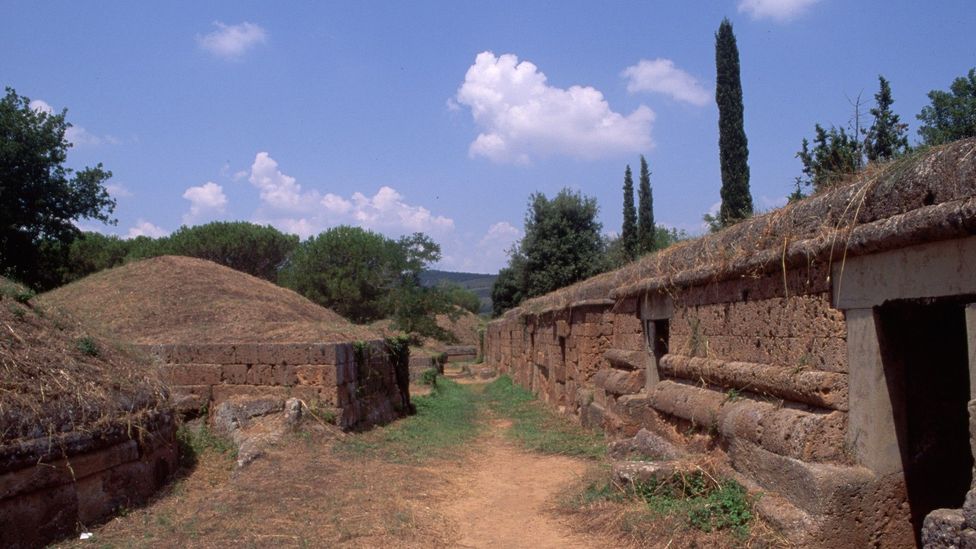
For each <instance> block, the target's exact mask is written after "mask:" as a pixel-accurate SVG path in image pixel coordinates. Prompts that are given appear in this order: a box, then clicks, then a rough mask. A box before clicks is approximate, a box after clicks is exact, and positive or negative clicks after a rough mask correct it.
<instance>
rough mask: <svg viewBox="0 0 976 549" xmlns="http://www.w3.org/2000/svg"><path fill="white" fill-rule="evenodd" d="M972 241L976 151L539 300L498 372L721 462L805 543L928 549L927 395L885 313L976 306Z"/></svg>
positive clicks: (959, 150)
mask: <svg viewBox="0 0 976 549" xmlns="http://www.w3.org/2000/svg"><path fill="white" fill-rule="evenodd" d="M973 234H976V140H967V141H962V142H959V143H956V144H954V145H951V146H949V147H945V148H941V149H935V150H933V151H932V152H930V153H928V154H927V155H925V156H922V157H919V158H917V159H913V160H911V161H904V162H901V163H897V162H896V163H893V164H891V165H889V167H888V168H887V169H886V170H884V171H881V172H875V173H873V174H871V175H870V176H867V177H865V178H863V179H862V180H859V181H856V182H854V183H852V184H850V185H848V186H846V187H841V188H839V189H837V190H836V191H833V192H830V193H824V194H820V195H818V196H816V197H813V198H811V199H809V200H806V201H803V202H800V203H798V204H796V205H791V206H788V207H786V208H784V209H782V210H779V211H776V212H772V213H771V214H767V215H765V216H760V217H757V218H754V219H751V220H749V221H746V222H743V223H740V224H738V225H736V226H735V227H733V228H731V229H729V230H727V231H723V232H722V233H718V234H716V235H710V236H706V237H704V238H701V239H698V240H696V241H693V242H690V243H685V244H682V245H678V246H676V247H673V248H669V249H668V250H665V251H664V252H660V253H657V254H652V255H649V256H646V257H644V258H642V259H641V260H640V261H638V262H635V263H632V264H630V265H628V266H626V267H624V268H622V269H620V270H618V271H614V272H611V273H606V274H603V275H600V276H598V277H594V278H592V279H589V280H587V281H584V282H581V283H578V284H576V285H574V286H571V287H568V288H565V289H563V290H559V291H557V292H554V293H552V294H548V295H545V296H541V297H539V298H535V299H533V300H529V301H527V302H525V303H523V304H522V305H521V306H520V307H518V308H516V309H514V310H512V311H509V312H508V313H506V314H505V315H504V316H503V317H502V318H500V319H498V320H495V321H493V322H492V323H490V324H489V325H488V328H487V332H486V361H487V363H488V365H489V366H491V367H494V368H497V369H498V370H499V371H501V372H503V373H508V374H509V375H511V376H512V378H513V379H514V380H515V381H516V382H517V383H519V384H521V385H523V386H525V387H527V388H529V389H531V390H532V391H533V392H534V393H536V394H537V395H538V396H539V397H540V398H541V399H542V400H544V401H546V402H548V403H550V404H551V405H553V406H554V407H556V408H557V409H558V410H560V411H562V412H563V413H565V414H567V415H569V416H571V417H574V418H576V419H577V420H578V421H580V422H581V423H582V424H583V425H587V426H590V427H593V428H597V429H600V430H603V431H605V432H606V433H608V434H609V435H611V436H616V437H622V436H631V435H633V434H634V433H635V432H636V431H637V430H639V429H641V428H647V429H650V430H652V431H654V432H656V433H657V434H658V435H660V436H663V437H664V438H666V439H668V440H670V441H671V442H674V443H678V444H680V445H682V446H683V447H685V448H686V449H688V450H691V451H698V452H703V453H709V454H710V455H718V456H721V459H720V463H724V464H725V467H727V472H728V473H729V474H731V475H733V476H735V477H736V478H738V479H739V480H740V481H741V482H743V484H745V485H746V486H747V487H748V488H750V489H751V490H754V491H758V492H762V493H763V494H765V495H764V496H763V497H762V498H761V499H760V500H759V511H760V512H761V513H762V514H763V515H764V516H765V517H766V518H767V519H768V520H770V521H771V522H772V523H773V524H774V525H776V526H778V527H779V528H781V529H782V530H783V531H784V533H786V534H787V536H788V537H790V538H791V540H792V541H794V542H796V543H799V544H800V545H803V546H832V545H833V546H837V545H839V546H859V547H860V546H874V545H880V546H885V547H900V546H905V547H911V546H915V544H916V542H917V541H920V537H919V536H920V535H921V521H922V517H923V516H924V515H920V514H919V509H918V507H919V506H920V505H922V506H924V504H920V503H919V501H920V500H919V498H917V497H913V495H912V493H911V492H912V490H913V488H912V487H911V486H910V484H911V483H910V482H909V481H908V480H907V479H908V476H909V473H907V472H906V470H907V468H908V465H905V463H907V462H905V461H904V460H905V459H906V458H904V456H905V453H906V448H908V446H909V445H910V444H911V443H909V442H906V440H907V439H908V438H909V437H908V436H906V433H907V431H906V429H908V427H906V425H907V422H906V420H905V419H903V418H905V417H906V416H905V414H906V413H908V412H906V411H905V410H907V408H905V402H907V401H908V400H910V399H911V394H912V392H913V391H915V390H916V389H917V387H913V386H912V384H910V383H906V381H905V380H906V379H910V378H908V377H905V376H906V375H907V374H904V373H898V372H897V371H896V370H897V368H898V366H897V364H896V363H897V359H892V358H891V357H890V356H887V355H889V354H890V351H886V349H885V347H888V348H889V349H891V348H894V345H893V344H891V342H887V343H886V342H885V341H884V337H885V334H884V333H883V329H882V327H881V323H882V320H883V318H882V317H883V316H884V315H885V314H887V313H885V312H884V311H885V309H883V308H879V307H882V306H885V304H887V303H893V302H905V303H911V304H913V305H912V306H917V307H923V308H924V307H928V306H929V305H928V304H929V303H943V304H945V303H948V305H946V306H952V307H956V306H957V305H959V304H960V303H961V304H965V303H967V302H974V301H976V277H973V276H972V275H971V265H972V264H974V262H976V238H974V237H972V236H971V235H973ZM933 300H934V301H933ZM953 310H955V309H953ZM972 310H973V309H972V307H970V308H969V311H972ZM967 314H969V313H968V312H967ZM972 314H973V315H974V317H973V318H974V319H976V313H972ZM969 330H970V332H969V334H970V335H969V341H970V343H969V345H970V349H969V352H970V353H971V356H976V355H972V353H973V350H972V349H973V347H974V346H976V344H974V342H976V336H974V334H976V320H974V321H972V322H970V328H969ZM924 344H925V342H924V341H921V342H919V345H924ZM906 360H907V359H906ZM916 367H917V368H928V367H929V366H926V365H925V363H924V362H922V363H920V364H919V365H917V366H916ZM940 367H941V366H940ZM963 367H965V365H963ZM852 368H854V369H852ZM969 368H970V381H971V385H972V386H973V387H974V388H976V359H974V358H970V366H969ZM933 372H936V371H933ZM932 375H941V374H939V373H933V374H932ZM974 393H976V389H974ZM971 398H976V394H973V396H972V397H971ZM974 402H976V401H974ZM953 405H954V406H956V407H957V408H960V407H964V406H965V402H964V401H960V402H958V403H954V404H953ZM974 409H976V408H974ZM957 411H958V410H957ZM916 413H921V412H916ZM963 413H965V411H964V410H963ZM913 436H914V435H913ZM962 436H963V437H965V436H966V434H965V433H963V435H962ZM967 482H968V481H967ZM915 491H916V492H918V489H917V488H916V489H915ZM923 491H924V490H923ZM973 493H976V492H973ZM971 499H973V501H976V496H973V497H972V498H971ZM961 503H962V501H961V500H960V501H959V504H960V506H961ZM973 507H974V508H976V504H974V505H973ZM913 508H914V509H913ZM925 512H926V513H927V512H928V511H925ZM974 516H976V515H974ZM962 517H964V514H963V511H951V512H950V511H940V512H939V513H932V518H931V519H930V522H931V523H932V528H931V529H930V530H931V531H932V532H942V533H943V534H944V537H945V539H956V540H959V539H962V537H964V535H965V536H968V535H971V534H970V533H967V532H971V531H972V530H966V529H967V528H968V529H972V528H974V527H976V519H972V523H970V522H966V521H964V520H963V518H962ZM956 523H959V524H956ZM953 528H955V531H956V533H955V534H951V531H952V529H953ZM946 532H949V533H946ZM943 534H939V535H943ZM952 535H955V536H956V537H955V538H953V537H952ZM932 536H936V534H932V535H931V536H930V537H932ZM933 539H934V538H933ZM974 539H976V536H974ZM946 546H949V545H946Z"/></svg>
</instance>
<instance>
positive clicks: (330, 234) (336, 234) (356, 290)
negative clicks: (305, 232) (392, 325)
mask: <svg viewBox="0 0 976 549" xmlns="http://www.w3.org/2000/svg"><path fill="white" fill-rule="evenodd" d="M404 264H405V260H404V258H403V251H402V248H400V247H399V245H398V244H397V243H396V242H395V241H393V240H390V239H388V238H386V237H384V236H383V235H380V234H378V233H374V232H372V231H367V230H365V229H361V228H359V227H348V226H339V227H334V228H332V229H329V230H327V231H325V232H323V233H321V234H319V235H317V236H313V237H311V238H309V239H308V240H306V241H304V242H302V243H301V244H299V245H298V248H296V249H295V252H294V253H293V254H292V256H291V259H290V260H289V262H288V264H287V265H285V267H284V268H282V270H281V271H280V273H279V275H278V281H279V283H280V284H281V285H282V286H285V287H286V288H291V289H293V290H295V291H296V292H298V293H300V294H302V295H304V296H305V297H307V298H309V299H311V300H312V301H314V302H316V303H318V304H319V305H322V306H324V307H328V308H330V309H332V310H334V311H335V312H337V313H339V314H340V315H342V316H344V317H346V318H348V319H350V320H352V321H354V322H368V321H372V320H377V319H380V318H384V317H386V316H387V314H388V313H389V312H390V311H391V307H390V296H391V293H392V291H393V289H394V288H395V287H396V286H397V285H398V284H399V283H400V276H401V269H402V267H403V265H404Z"/></svg>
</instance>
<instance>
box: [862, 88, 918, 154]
mask: <svg viewBox="0 0 976 549" xmlns="http://www.w3.org/2000/svg"><path fill="white" fill-rule="evenodd" d="M878 80H879V81H880V82H881V89H880V90H878V93H876V94H875V95H874V101H875V103H876V105H875V107H874V108H873V109H871V115H872V116H874V124H872V125H871V128H870V129H868V134H867V137H865V139H864V150H865V153H866V154H867V156H868V160H870V161H871V162H875V161H878V160H889V159H891V158H894V157H896V156H900V155H902V154H905V153H906V152H907V151H908V136H906V135H905V134H906V133H907V131H908V125H907V124H903V123H901V122H900V121H899V120H898V115H897V114H895V113H893V112H891V104H892V103H894V102H895V100H894V99H892V98H891V86H890V85H889V83H888V81H887V80H886V79H885V77H884V76H880V75H879V76H878Z"/></svg>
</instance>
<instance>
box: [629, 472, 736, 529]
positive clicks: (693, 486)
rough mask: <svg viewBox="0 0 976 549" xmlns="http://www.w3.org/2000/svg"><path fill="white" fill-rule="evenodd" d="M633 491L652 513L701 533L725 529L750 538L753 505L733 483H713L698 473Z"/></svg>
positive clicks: (730, 481) (650, 484)
mask: <svg viewBox="0 0 976 549" xmlns="http://www.w3.org/2000/svg"><path fill="white" fill-rule="evenodd" d="M633 491H634V495H635V496H636V497H638V498H639V499H641V500H643V501H644V502H645V503H646V504H647V506H648V508H649V509H651V510H652V511H654V512H656V513H659V514H662V515H672V516H681V517H683V518H684V520H686V521H687V523H688V525H689V526H691V527H693V528H696V529H698V530H701V531H703V532H711V531H713V530H726V529H727V530H730V531H732V532H733V533H734V534H736V535H738V536H742V537H745V536H747V535H748V534H749V524H750V523H751V522H752V518H753V514H752V504H753V501H752V499H751V498H750V497H749V494H748V492H746V489H745V488H743V487H742V485H741V484H739V483H738V482H736V481H734V480H731V479H726V480H721V481H716V480H715V479H713V478H711V477H709V476H707V475H705V474H704V473H700V472H698V473H693V474H690V475H678V474H676V475H674V476H672V477H671V478H669V479H666V480H663V481H651V482H647V483H642V484H637V485H636V486H634V489H633Z"/></svg>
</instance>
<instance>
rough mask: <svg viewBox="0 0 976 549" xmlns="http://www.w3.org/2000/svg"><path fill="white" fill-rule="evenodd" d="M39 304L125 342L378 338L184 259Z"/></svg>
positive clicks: (269, 287) (134, 268)
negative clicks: (67, 314)
mask: <svg viewBox="0 0 976 549" xmlns="http://www.w3.org/2000/svg"><path fill="white" fill-rule="evenodd" d="M41 299H42V302H43V303H44V304H47V305H50V306H53V307H57V308H63V309H65V310H67V311H68V312H70V313H72V314H74V315H76V316H78V317H82V318H85V319H89V320H90V321H91V322H93V323H94V324H96V325H98V326H101V327H103V328H104V329H105V330H107V331H108V332H110V333H112V334H114V335H116V336H118V337H120V338H122V339H124V340H126V341H129V342H132V343H142V344H152V343H241V342H254V341H267V342H278V343H284V342H313V341H314V342H323V343H328V342H338V341H353V340H365V339H373V338H376V337H378V336H377V335H376V334H375V333H374V332H373V331H372V330H370V329H368V328H365V327H363V326H357V325H355V324H352V323H350V322H349V321H348V320H346V319H344V318H343V317H341V316H339V315H338V314H336V313H334V312H332V311H330V310H328V309H326V308H324V307H320V306H319V305H316V304H315V303H312V302H311V301H309V300H308V299H305V298H304V297H302V296H300V295H298V294H297V293H295V292H293V291H291V290H288V289H285V288H282V287H280V286H276V285H275V284H272V283H270V282H268V281H266V280H262V279H260V278H256V277H253V276H251V275H248V274H245V273H242V272H239V271H235V270H233V269H230V268H228V267H224V266H221V265H218V264H216V263H213V262H210V261H205V260H202V259H195V258H190V257H177V256H162V257H155V258H152V259H146V260H143V261H137V262H133V263H129V264H126V265H123V266H121V267H117V268H115V269H109V270H107V271H102V272H99V273H96V274H93V275H91V276H89V277H86V278H84V279H82V280H79V281H77V282H74V283H71V284H68V285H66V286H63V287H61V288H58V289H56V290H53V291H51V292H48V293H47V294H44V296H42V298H41Z"/></svg>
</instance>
